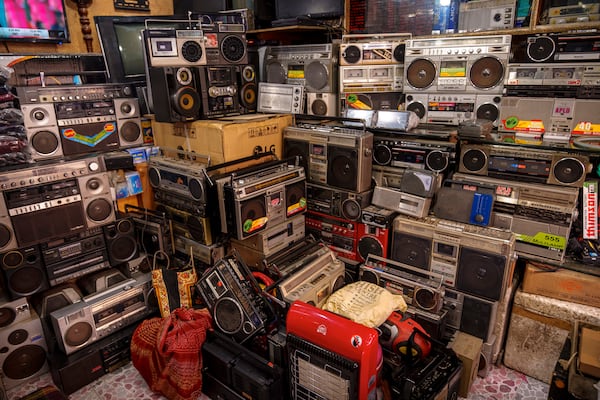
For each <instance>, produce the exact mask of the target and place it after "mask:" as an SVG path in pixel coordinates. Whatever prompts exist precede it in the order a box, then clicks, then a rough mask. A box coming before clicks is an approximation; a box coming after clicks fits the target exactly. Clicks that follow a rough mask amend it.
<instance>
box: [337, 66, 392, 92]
mask: <svg viewBox="0 0 600 400" xmlns="http://www.w3.org/2000/svg"><path fill="white" fill-rule="evenodd" d="M339 79H340V93H369V92H401V91H402V89H403V81H404V65H403V64H390V65H361V66H340V71H339Z"/></svg>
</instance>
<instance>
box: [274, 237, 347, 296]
mask: <svg viewBox="0 0 600 400" xmlns="http://www.w3.org/2000/svg"><path fill="white" fill-rule="evenodd" d="M296 260H297V261H295V262H294V263H292V264H289V265H288V266H287V268H288V270H289V271H290V273H289V274H288V275H287V276H286V277H285V278H284V279H282V280H280V281H278V282H276V283H275V284H274V285H273V289H274V290H275V294H276V296H277V297H278V298H279V299H281V300H283V301H285V302H286V304H287V305H288V306H289V305H291V304H292V303H293V302H294V301H295V300H300V301H303V302H305V303H308V304H311V305H314V306H315V307H319V308H320V307H321V306H323V304H325V301H326V300H327V298H328V297H329V296H330V295H331V294H332V293H333V292H335V291H336V290H338V289H340V288H341V287H342V286H344V284H345V281H344V276H345V271H346V267H345V265H344V263H343V262H342V261H340V260H338V259H337V257H336V256H335V254H334V253H333V251H332V250H331V249H329V248H328V247H326V246H320V247H319V248H318V249H317V250H316V251H311V252H310V253H307V254H304V255H303V256H301V257H300V258H299V259H298V258H297V259H296Z"/></svg>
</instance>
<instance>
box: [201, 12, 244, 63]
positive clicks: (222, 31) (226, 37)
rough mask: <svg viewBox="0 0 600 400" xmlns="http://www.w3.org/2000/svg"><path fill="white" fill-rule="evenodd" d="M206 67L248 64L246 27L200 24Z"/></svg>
mask: <svg viewBox="0 0 600 400" xmlns="http://www.w3.org/2000/svg"><path fill="white" fill-rule="evenodd" d="M202 29H203V31H204V43H205V46H206V63H207V64H208V65H229V64H248V51H247V46H248V43H247V41H246V34H245V32H246V27H245V26H244V25H243V24H225V23H220V22H216V23H213V24H208V25H207V24H202Z"/></svg>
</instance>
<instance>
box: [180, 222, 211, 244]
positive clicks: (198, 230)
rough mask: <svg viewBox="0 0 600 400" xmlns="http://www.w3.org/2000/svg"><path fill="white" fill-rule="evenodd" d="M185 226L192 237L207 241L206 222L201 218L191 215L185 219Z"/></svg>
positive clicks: (202, 241)
mask: <svg viewBox="0 0 600 400" xmlns="http://www.w3.org/2000/svg"><path fill="white" fill-rule="evenodd" d="M185 222H186V223H185V226H186V228H187V229H188V231H189V232H190V235H192V239H194V240H197V241H199V242H201V243H204V242H205V241H206V237H205V234H204V229H205V228H204V223H203V221H202V220H201V219H200V218H197V217H194V216H189V217H188V218H187V220H186V221H185Z"/></svg>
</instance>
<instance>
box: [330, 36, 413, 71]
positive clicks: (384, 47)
mask: <svg viewBox="0 0 600 400" xmlns="http://www.w3.org/2000/svg"><path fill="white" fill-rule="evenodd" d="M411 37H412V35H411V34H410V33H392V34H374V35H365V34H353V35H342V44H341V45H340V65H372V64H376V65H380V64H397V63H400V64H401V63H403V62H404V42H405V41H406V40H408V39H410V38H411Z"/></svg>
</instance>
